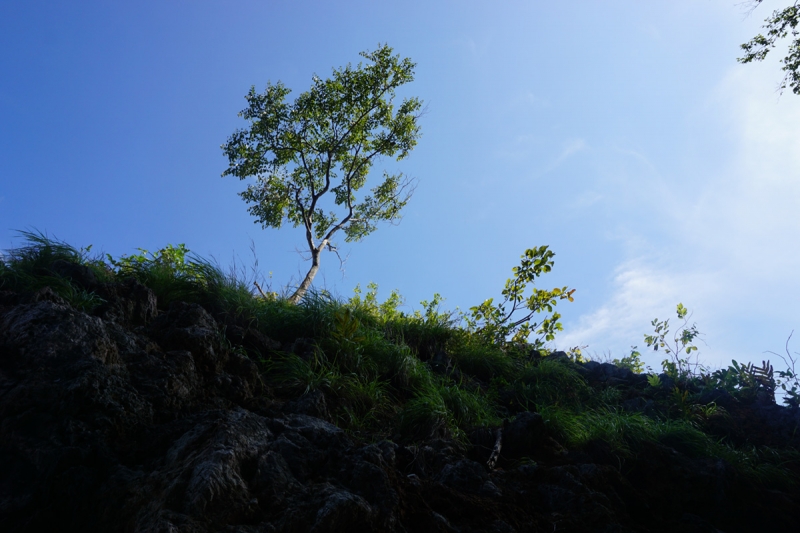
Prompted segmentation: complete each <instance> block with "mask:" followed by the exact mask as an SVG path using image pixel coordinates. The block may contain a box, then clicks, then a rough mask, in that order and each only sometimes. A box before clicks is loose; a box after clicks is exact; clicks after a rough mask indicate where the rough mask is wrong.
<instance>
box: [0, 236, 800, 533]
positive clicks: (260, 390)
mask: <svg viewBox="0 0 800 533" xmlns="http://www.w3.org/2000/svg"><path fill="white" fill-rule="evenodd" d="M28 237H29V242H28V246H26V247H22V248H19V249H15V250H9V251H8V252H7V254H6V255H4V256H3V260H2V263H0V420H2V423H1V424H0V530H2V531H7V532H35V531H44V530H51V531H102V532H106V531H109V532H111V531H114V532H116V531H171V532H195V531H197V532H199V531H241V532H256V531H259V532H261V531H265V532H266V531H276V532H277V531H287V532H288V531H297V532H300V531H342V532H344V531H397V532H400V531H408V532H412V531H413V532H416V531H460V532H465V533H466V532H472V531H475V532H477V531H496V532H512V531H516V532H528V531H529V532H538V531H548V532H550V531H574V532H584V531H585V532H590V531H592V532H593V531H607V532H612V531H613V532H661V531H663V532H667V531H686V532H695V531H696V532H701V531H702V532H713V531H724V532H736V531H741V532H745V531H756V530H764V531H778V532H779V531H794V527H793V525H796V523H797V522H798V520H800V486H798V479H799V478H798V475H799V474H800V453H798V451H797V449H798V446H800V434H798V432H797V428H798V425H800V411H799V410H798V408H797V406H796V405H791V404H790V405H788V406H783V405H778V404H777V403H776V401H775V380H774V379H773V376H772V374H771V373H770V374H769V375H767V374H766V373H765V372H766V370H764V369H759V368H757V367H752V366H748V367H739V366H736V367H735V368H734V367H731V369H727V370H725V371H718V372H716V373H714V374H707V375H697V376H695V375H688V374H672V375H671V374H670V373H669V372H665V373H663V374H661V375H660V376H658V379H655V377H654V376H647V375H645V374H637V373H634V372H633V371H631V369H630V368H624V365H623V366H617V365H614V364H611V363H607V362H606V363H602V362H597V361H585V360H583V359H582V358H581V357H580V355H579V354H576V353H565V352H553V353H548V352H547V350H545V349H543V348H542V347H541V346H539V345H536V346H534V345H529V344H525V343H520V342H515V343H512V342H507V341H505V340H504V339H503V340H499V341H490V340H487V338H486V336H483V335H481V334H480V332H479V331H477V330H475V329H474V328H469V327H466V326H464V325H463V324H462V323H461V322H459V321H458V320H457V317H456V316H455V315H454V314H452V313H447V312H442V311H440V310H439V309H438V301H437V299H434V300H433V302H431V303H428V304H427V306H426V309H425V311H424V312H421V313H416V314H410V315H409V314H404V313H401V312H399V311H398V304H399V296H398V295H396V294H393V295H392V297H390V298H389V299H388V300H387V301H386V302H383V303H380V302H378V301H377V300H376V294H375V290H374V289H370V290H369V291H368V292H367V293H366V294H356V296H355V297H353V298H352V299H350V300H347V301H339V300H337V299H334V298H332V297H330V296H329V295H326V294H320V293H313V294H309V295H306V297H305V298H304V299H303V300H302V301H301V302H300V304H298V305H291V304H289V303H287V302H286V301H285V300H284V299H282V298H280V297H279V296H278V295H275V294H273V293H269V292H264V291H262V288H261V287H258V288H257V289H256V290H255V293H254V292H253V287H252V284H251V283H250V282H248V281H244V280H242V279H237V277H236V276H235V275H233V274H225V273H223V272H222V271H221V270H220V269H219V268H218V267H217V266H215V265H212V264H211V263H208V262H206V261H203V260H200V259H198V258H194V259H190V258H187V257H186V256H185V250H184V249H183V248H182V247H179V248H173V247H168V248H165V249H164V250H162V251H161V252H159V254H156V255H151V256H147V255H146V254H143V255H141V256H134V257H132V258H122V259H117V260H114V259H111V258H107V259H102V258H98V257H94V258H92V257H90V256H89V254H88V250H76V249H74V248H73V247H71V246H69V245H67V244H65V243H60V242H57V241H54V240H50V239H47V238H44V237H42V236H37V235H31V234H29V235H28ZM795 527H796V526H795Z"/></svg>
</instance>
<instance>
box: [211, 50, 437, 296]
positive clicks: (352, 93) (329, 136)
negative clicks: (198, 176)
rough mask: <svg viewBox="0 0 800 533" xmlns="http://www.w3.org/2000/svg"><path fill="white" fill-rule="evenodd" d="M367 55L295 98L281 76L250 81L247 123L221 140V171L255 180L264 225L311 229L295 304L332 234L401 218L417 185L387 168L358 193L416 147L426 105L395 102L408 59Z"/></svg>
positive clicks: (255, 208)
mask: <svg viewBox="0 0 800 533" xmlns="http://www.w3.org/2000/svg"><path fill="white" fill-rule="evenodd" d="M360 55H361V56H362V57H364V58H365V59H367V60H368V61H369V64H367V65H362V64H361V63H359V64H358V65H357V66H356V67H355V68H353V67H352V66H351V65H350V64H348V65H347V66H345V67H343V68H339V69H334V70H333V75H332V77H331V78H329V79H326V80H323V79H321V78H319V77H318V76H316V75H314V76H313V78H312V80H313V81H312V85H311V89H309V90H308V91H307V92H304V93H302V94H301V95H300V96H298V97H297V99H295V101H294V103H288V102H287V101H286V97H287V96H288V95H289V93H290V92H291V91H290V90H289V89H288V88H286V87H285V86H284V85H283V84H282V83H281V82H278V83H276V84H272V83H271V82H270V83H268V84H267V87H266V90H265V91H264V92H263V93H258V92H256V90H255V87H252V88H251V89H250V92H249V94H248V95H247V96H246V99H247V103H248V106H247V108H245V109H244V110H243V111H242V112H241V113H239V116H241V117H242V118H244V119H245V120H247V121H249V123H250V124H249V127H248V128H246V129H240V130H237V131H236V132H234V133H233V135H231V136H230V137H229V138H228V141H227V143H226V144H224V145H222V149H223V151H224V153H225V155H226V156H227V157H228V160H229V167H228V169H227V170H225V172H223V174H222V175H223V176H228V175H232V176H236V177H238V178H240V179H245V178H254V179H255V183H251V184H250V185H248V187H247V189H246V190H245V191H243V192H241V193H239V194H240V196H241V197H242V198H243V199H244V200H245V202H247V203H248V204H251V205H250V207H249V209H248V210H249V212H250V213H251V214H252V215H253V216H254V217H255V218H256V223H257V224H258V223H260V224H261V225H262V227H264V228H267V227H274V228H280V227H281V225H282V224H283V222H284V221H289V222H291V223H292V224H293V225H294V226H295V227H298V226H302V227H303V228H304V229H305V238H306V243H307V245H308V250H309V252H310V253H311V262H312V263H311V268H310V270H309V271H308V274H307V275H306V277H305V279H304V280H303V281H302V282H301V283H300V285H299V287H298V288H297V290H296V291H295V293H294V294H293V295H292V296H291V297H290V300H291V301H293V302H298V301H299V300H300V299H301V298H302V297H303V295H304V294H305V292H306V291H307V290H308V288H309V287H310V285H311V282H312V280H313V278H314V276H315V275H316V273H317V271H318V269H319V265H320V254H321V252H322V251H323V250H324V249H326V248H327V249H329V250H335V247H334V245H333V243H332V241H331V239H332V238H333V236H334V234H336V233H337V232H339V231H341V232H342V233H343V234H344V235H345V241H346V242H354V241H359V240H361V239H362V238H363V237H365V236H367V235H368V234H370V233H372V232H373V231H374V230H375V229H376V223H377V222H378V221H388V222H396V221H398V220H399V219H400V210H401V209H402V208H403V206H405V204H406V202H408V200H409V198H410V197H411V194H412V193H413V189H414V182H413V180H411V179H409V178H407V177H405V176H404V175H403V174H402V173H397V174H392V173H389V172H386V171H384V172H383V180H382V181H381V182H380V183H379V184H378V185H376V186H375V187H373V188H372V189H371V190H370V192H369V194H366V195H361V196H360V197H359V196H357V194H356V193H357V192H358V191H359V190H360V189H361V188H362V187H363V186H364V185H365V184H366V181H367V175H368V174H369V172H370V170H371V168H372V166H373V164H374V163H375V162H376V161H377V160H378V159H379V158H381V157H382V156H391V157H395V158H396V159H397V160H400V159H403V158H404V157H406V156H407V155H408V153H409V152H410V151H411V150H412V149H413V148H414V146H415V145H416V143H417V139H418V138H419V136H420V128H419V125H418V124H417V122H418V119H419V117H420V112H421V108H422V102H421V101H420V100H419V99H417V98H407V99H403V101H402V102H401V103H400V105H399V107H397V109H395V105H394V100H395V89H397V88H398V87H400V86H401V85H404V84H406V83H409V82H411V81H413V79H414V67H415V64H414V63H413V62H411V60H410V59H408V58H404V59H401V58H400V56H399V55H392V48H390V47H389V46H388V45H383V46H379V48H378V49H377V50H375V51H373V52H362V53H361V54H360ZM323 204H325V205H326V207H324V206H323Z"/></svg>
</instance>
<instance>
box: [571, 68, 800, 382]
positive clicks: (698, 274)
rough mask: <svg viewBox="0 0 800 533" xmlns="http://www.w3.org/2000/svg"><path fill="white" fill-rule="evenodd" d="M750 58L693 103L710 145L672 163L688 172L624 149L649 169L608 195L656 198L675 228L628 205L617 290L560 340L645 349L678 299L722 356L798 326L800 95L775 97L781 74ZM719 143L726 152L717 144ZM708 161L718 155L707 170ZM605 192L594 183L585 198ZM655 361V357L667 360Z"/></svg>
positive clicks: (631, 200)
mask: <svg viewBox="0 0 800 533" xmlns="http://www.w3.org/2000/svg"><path fill="white" fill-rule="evenodd" d="M750 67H752V65H747V66H737V67H735V68H733V69H731V71H730V72H728V74H727V75H726V76H725V77H724V79H722V80H721V82H720V83H719V84H718V86H717V87H716V88H715V89H714V91H713V92H711V94H710V95H709V98H708V101H707V102H706V106H705V107H704V109H701V110H699V111H698V110H695V117H694V122H692V121H690V123H689V124H688V125H687V128H689V129H692V128H694V129H701V130H703V135H702V136H700V138H699V140H698V142H699V143H701V144H703V143H705V144H703V146H706V145H707V146H708V147H709V148H708V150H709V151H708V153H705V152H704V150H703V149H700V150H699V152H700V153H701V155H700V156H698V157H695V158H692V157H690V156H683V155H681V154H676V158H678V157H681V158H683V159H682V160H681V161H680V164H676V165H672V166H671V167H670V168H682V169H687V174H685V175H680V176H674V175H669V172H675V171H674V170H665V169H666V168H667V167H668V166H669V165H667V164H662V165H660V166H659V165H657V164H653V163H652V162H651V160H650V158H648V157H647V154H639V153H636V152H633V151H631V150H622V151H620V153H621V154H623V153H624V155H626V156H628V157H630V156H633V157H634V159H636V160H638V161H640V162H641V165H642V166H643V168H644V169H647V168H649V171H648V172H646V174H648V175H649V176H650V178H651V179H650V180H649V181H647V180H643V181H647V182H646V183H644V184H641V183H640V184H639V185H640V186H637V187H635V188H628V189H626V188H625V182H626V181H627V180H626V177H625V176H622V177H621V178H619V179H620V182H619V183H612V182H611V181H613V179H612V178H609V179H607V183H605V184H604V186H606V187H607V188H606V189H602V192H603V195H604V196H607V197H609V198H612V199H613V198H615V197H616V194H617V192H619V193H621V194H624V195H625V196H624V197H625V200H624V201H625V203H626V204H628V205H636V204H637V203H643V202H648V203H647V205H648V208H647V209H648V219H649V220H655V219H661V220H662V222H666V226H668V227H669V230H670V231H667V232H664V235H658V234H657V232H655V230H654V228H653V226H652V225H650V224H647V223H646V222H647V221H646V220H645V219H642V218H641V212H634V213H633V214H631V215H627V218H626V215H624V214H622V215H620V219H619V224H620V226H619V227H620V229H619V230H618V232H617V234H616V235H614V237H615V238H617V239H621V240H622V242H623V245H624V246H623V248H624V249H625V252H626V255H627V257H626V258H625V259H624V260H623V261H622V262H621V264H619V266H618V267H617V268H616V270H615V272H614V276H613V292H612V293H611V294H612V296H611V297H609V298H608V300H607V301H605V302H603V303H601V304H599V305H597V306H596V307H595V308H594V309H591V310H589V311H587V312H586V313H585V314H584V315H583V316H581V317H579V318H578V319H577V320H575V321H573V323H572V324H567V327H566V329H567V331H566V332H565V333H564V334H563V335H561V336H560V337H559V338H558V339H557V340H558V345H559V346H560V347H567V346H575V345H584V344H589V350H588V351H589V353H592V352H593V350H594V351H596V352H598V353H602V352H605V351H607V350H612V351H613V353H614V356H616V357H619V356H621V355H625V353H624V352H625V351H626V350H627V349H628V348H629V346H630V345H631V344H639V345H640V347H641V344H642V335H643V334H644V333H646V332H648V329H649V328H650V324H649V321H650V320H651V319H652V318H655V317H659V318H661V319H664V318H672V319H673V321H674V320H675V305H676V304H677V303H678V302H683V303H684V304H686V305H687V307H689V308H690V309H693V310H695V311H696V313H695V319H696V320H698V322H700V323H701V325H702V327H701V331H705V332H706V333H707V336H706V340H707V342H708V346H707V347H704V346H703V345H702V344H701V345H700V347H701V351H702V352H704V353H705V357H706V361H707V362H708V363H709V364H712V365H721V364H728V363H729V362H730V360H731V359H732V358H735V359H737V360H740V361H742V360H755V359H757V358H759V357H761V355H762V354H761V352H762V351H763V350H765V349H769V348H770V347H774V346H775V345H776V343H777V344H780V342H779V341H780V338H781V337H780V336H781V335H788V333H789V331H790V330H791V329H794V328H797V329H800V321H798V318H797V317H798V309H797V302H798V300H800V280H799V279H798V278H800V276H798V272H800V248H799V247H798V246H797V243H798V241H800V209H799V207H800V98H797V97H796V96H795V95H793V94H791V93H785V94H784V96H783V97H782V98H780V99H779V100H777V101H776V98H775V94H774V81H775V80H774V77H771V76H772V73H771V72H770V73H767V72H764V70H759V69H751V68H750ZM703 136H705V139H704V138H703ZM720 145H721V146H722V148H721V150H722V155H721V156H720V155H718V154H713V153H711V152H712V150H713V149H714V147H715V146H716V147H718V146H720ZM575 146H579V145H575ZM701 148H702V147H701ZM579 149H580V148H577V149H574V150H572V151H571V152H570V151H569V150H565V151H564V152H563V153H564V154H567V155H566V156H565V157H568V155H569V154H571V153H575V152H576V151H578V150H579ZM709 159H710V160H716V161H720V163H719V164H718V165H717V166H716V167H713V166H712V167H711V168H710V169H709V163H708V160H709ZM654 194H655V195H656V200H657V201H650V200H652V198H653V196H654ZM598 195H599V193H596V192H591V191H590V192H587V193H585V196H586V198H587V199H588V200H587V203H589V204H592V203H595V201H592V200H593V199H595V198H597V197H598ZM616 201H619V199H618V198H616ZM599 203H602V202H599ZM793 320H794V322H792V321H793ZM784 330H785V331H784ZM776 336H777V338H774V337H776ZM767 337H768V338H767ZM783 338H785V337H783ZM704 348H705V349H704ZM772 349H775V348H772ZM659 355H660V354H659ZM655 359H658V361H660V359H661V357H659V356H649V360H648V363H649V364H652V365H653V366H654V367H655V366H657V362H658V361H656V360H655ZM759 361H760V359H759ZM776 366H777V365H776Z"/></svg>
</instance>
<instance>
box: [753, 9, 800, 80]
mask: <svg viewBox="0 0 800 533" xmlns="http://www.w3.org/2000/svg"><path fill="white" fill-rule="evenodd" d="M754 2H755V4H754V7H757V6H758V4H760V3H761V2H762V0H754ZM765 22H766V24H765V25H764V26H763V27H764V28H765V29H766V30H767V35H766V36H764V35H762V34H758V35H756V36H755V37H753V38H752V39H751V40H750V41H749V42H747V43H745V44H743V45H741V47H742V49H743V50H744V51H745V55H744V57H740V58H739V59H738V61H739V62H740V63H750V62H752V61H763V60H764V58H766V57H767V54H768V53H769V51H770V50H771V49H773V48H775V45H776V43H777V42H778V41H779V40H781V39H785V38H786V37H787V36H788V35H789V34H790V33H791V34H792V39H793V41H792V42H791V43H790V44H789V50H788V51H787V53H786V56H784V58H783V59H781V63H783V68H782V70H783V71H784V72H786V75H785V76H784V77H783V80H781V83H780V85H779V86H778V88H779V90H780V91H781V92H783V90H784V89H786V86H787V85H788V86H789V87H791V89H792V92H794V93H795V94H797V95H800V29H798V28H797V26H798V23H800V0H798V1H795V2H794V4H792V5H791V6H789V7H787V8H786V9H784V10H782V11H773V12H772V16H771V17H769V18H768V19H766V20H765Z"/></svg>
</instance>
